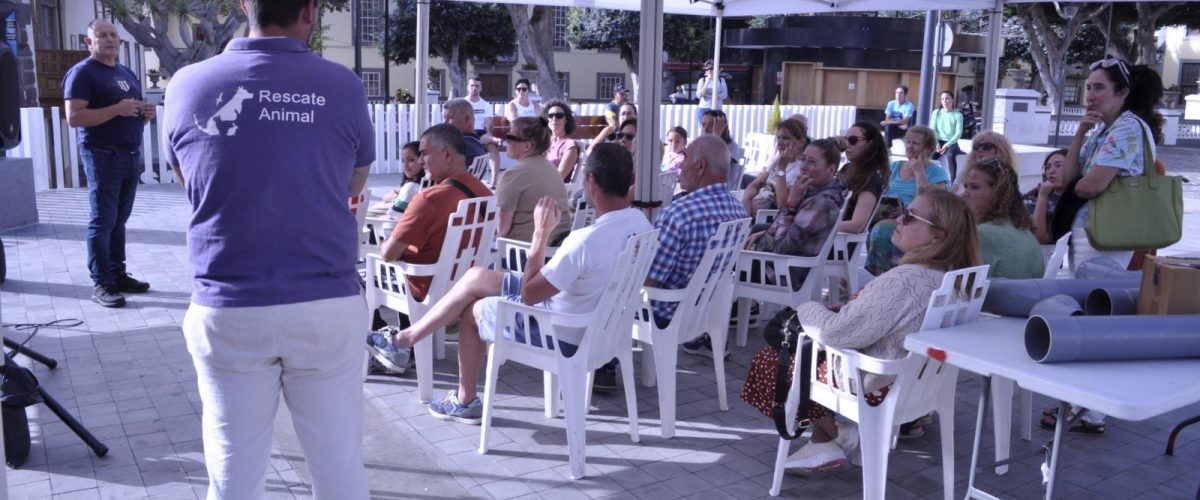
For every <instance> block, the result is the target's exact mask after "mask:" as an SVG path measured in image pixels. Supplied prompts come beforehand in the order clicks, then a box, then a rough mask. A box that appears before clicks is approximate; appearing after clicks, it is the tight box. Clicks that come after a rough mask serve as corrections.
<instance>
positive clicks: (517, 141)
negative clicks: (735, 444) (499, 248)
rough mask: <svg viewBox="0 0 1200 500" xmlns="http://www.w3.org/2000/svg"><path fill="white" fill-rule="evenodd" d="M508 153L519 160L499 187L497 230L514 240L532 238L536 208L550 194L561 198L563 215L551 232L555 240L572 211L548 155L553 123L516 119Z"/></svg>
mask: <svg viewBox="0 0 1200 500" xmlns="http://www.w3.org/2000/svg"><path fill="white" fill-rule="evenodd" d="M507 140H508V157H509V158H512V159H514V160H517V164H516V165H514V166H513V167H510V168H509V169H508V170H505V171H504V174H503V175H501V177H500V184H499V185H498V186H497V188H496V201H497V203H498V204H499V206H500V221H499V223H498V227H497V230H496V234H497V235H499V236H500V237H504V238H511V239H514V240H521V241H530V240H531V239H532V238H533V227H534V223H533V210H534V208H536V207H537V204H538V200H540V199H542V197H545V196H549V197H551V198H554V199H555V200H557V201H558V208H559V210H560V211H561V214H562V217H561V220H559V223H558V225H557V226H555V228H554V231H553V232H551V233H550V241H551V243H552V244H555V243H556V242H558V241H560V240H561V239H562V237H564V236H566V234H567V232H568V231H570V230H571V211H570V209H569V208H568V205H567V188H566V186H564V185H563V182H562V176H560V175H559V174H558V169H556V168H555V167H554V165H552V164H551V163H550V160H547V159H546V150H547V149H549V148H550V124H549V123H547V122H546V119H545V118H542V117H540V116H539V117H532V118H530V117H523V118H517V119H516V120H513V123H512V128H511V129H510V130H509V133H508V137H507Z"/></svg>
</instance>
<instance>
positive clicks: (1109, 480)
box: [0, 176, 1200, 500]
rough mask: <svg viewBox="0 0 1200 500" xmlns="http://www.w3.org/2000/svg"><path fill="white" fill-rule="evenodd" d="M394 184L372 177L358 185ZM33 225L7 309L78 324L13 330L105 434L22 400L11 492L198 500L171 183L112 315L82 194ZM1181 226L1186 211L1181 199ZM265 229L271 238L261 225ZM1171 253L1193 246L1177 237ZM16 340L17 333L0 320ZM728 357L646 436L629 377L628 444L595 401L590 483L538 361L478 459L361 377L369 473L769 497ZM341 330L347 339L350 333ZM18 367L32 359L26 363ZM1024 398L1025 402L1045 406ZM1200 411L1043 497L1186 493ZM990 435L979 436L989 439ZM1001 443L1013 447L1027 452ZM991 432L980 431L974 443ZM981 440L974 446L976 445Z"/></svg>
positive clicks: (604, 398)
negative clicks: (724, 388) (23, 455)
mask: <svg viewBox="0 0 1200 500" xmlns="http://www.w3.org/2000/svg"><path fill="white" fill-rule="evenodd" d="M393 180H394V179H393V178H389V177H388V176H376V177H375V178H373V179H372V183H373V184H374V185H377V186H384V185H387V184H388V183H389V182H392V181H393ZM38 203H39V209H40V211H41V222H42V223H41V224H38V225H36V226H33V227H29V228H24V229H20V230H16V231H10V232H8V233H5V234H3V235H0V236H2V237H3V239H4V245H5V250H6V251H7V253H8V265H9V272H8V281H7V282H6V283H4V284H3V285H2V286H0V306H2V308H3V309H2V314H3V321H4V322H5V323H40V322H48V321H52V320H55V319H63V318H78V319H82V320H84V321H85V323H84V324H83V325H81V326H79V327H75V328H70V329H65V330H54V329H43V330H42V331H41V332H40V333H39V334H38V335H37V337H35V338H34V339H33V340H31V341H30V342H29V345H30V346H32V347H33V348H35V349H37V350H39V351H41V352H43V353H45V354H47V355H49V356H51V357H54V358H57V359H58V360H59V362H60V365H59V367H58V368H57V369H56V370H48V369H46V368H45V367H43V366H41V365H34V366H32V368H33V370H34V373H36V374H37V376H38V377H39V379H40V380H41V383H42V386H43V387H45V388H46V389H47V390H49V391H50V392H51V393H52V394H53V395H54V396H55V397H56V398H57V399H58V400H59V401H60V402H61V403H62V404H63V405H64V406H66V407H67V409H68V410H70V411H71V412H72V413H74V414H75V415H76V416H77V417H79V419H80V420H81V421H82V422H83V423H84V424H85V425H87V426H88V427H89V428H90V429H91V430H92V432H94V433H95V434H96V435H97V436H98V437H99V438H100V439H101V440H102V441H104V442H105V444H107V445H108V447H109V448H110V452H109V454H108V455H107V456H105V457H103V458H100V457H96V456H94V455H92V454H91V453H90V452H89V450H88V449H87V447H86V446H85V445H84V444H83V443H82V442H81V441H80V440H78V439H77V438H76V437H75V436H74V435H73V434H71V433H70V431H69V430H68V429H67V428H66V426H65V425H63V424H62V423H60V422H58V421H57V419H55V418H54V417H53V416H52V415H51V414H50V413H49V411H48V410H46V409H45V407H44V406H37V407H34V408H31V409H30V410H29V418H30V422H31V425H30V427H31V431H32V433H33V436H34V437H33V446H32V451H31V454H30V458H29V460H28V462H27V463H26V464H25V465H24V466H23V467H22V468H21V469H19V470H12V469H10V470H9V471H8V481H9V495H10V498H54V499H75V498H80V499H85V498H104V499H108V498H164V499H181V498H203V496H204V492H205V490H206V475H205V471H204V464H203V454H202V451H201V450H202V448H201V442H200V426H199V424H200V418H199V402H198V397H197V394H196V389H195V375H194V372H193V370H192V366H191V362H190V359H189V357H188V354H187V352H186V348H185V345H184V341H183V337H182V335H181V333H180V330H179V324H180V322H181V320H182V317H183V314H184V312H185V310H186V307H187V303H188V290H189V283H188V278H189V271H188V267H187V264H186V253H185V247H184V245H185V242H184V230H185V227H186V217H187V215H188V210H187V207H186V201H185V199H184V197H183V195H182V193H181V192H179V191H178V190H177V189H176V188H175V187H173V186H143V187H142V189H141V190H140V191H139V193H138V200H137V204H136V206H135V210H134V216H133V218H132V220H131V221H130V225H129V255H130V269H131V270H132V271H133V272H134V273H135V275H136V276H138V277H139V278H142V279H147V280H149V281H151V282H152V284H153V286H154V288H153V291H152V292H151V293H149V294H145V295H137V296H133V297H132V298H131V300H130V305H129V306H128V307H126V308H124V309H117V310H110V309H104V308H101V307H99V306H96V305H95V304H92V303H91V302H90V301H89V300H88V296H89V294H90V286H89V285H90V283H89V280H88V277H87V269H86V257H85V251H84V246H83V240H84V233H85V230H86V219H87V217H86V216H87V196H86V192H84V191H81V190H61V191H53V192H45V193H40V194H39V195H38ZM1189 210H1191V212H1192V213H1191V214H1189V217H1191V219H1189V222H1190V225H1189V226H1190V227H1189V229H1190V231H1189V234H1196V228H1198V227H1200V220H1198V219H1200V215H1197V212H1198V211H1200V210H1198V209H1197V208H1196V204H1195V203H1194V202H1189ZM264 237H269V235H264ZM1183 250H1184V251H1194V250H1192V249H1190V248H1184V249H1183ZM7 336H8V337H9V338H12V339H17V340H20V339H22V338H24V336H25V334H24V333H20V332H13V331H11V330H10V331H8V332H7ZM751 337H752V343H751V345H750V346H748V347H747V348H743V349H735V350H734V352H733V356H732V359H731V360H730V361H729V362H728V363H727V365H726V367H727V371H728V374H729V380H728V385H729V391H730V394H729V398H730V410H729V411H727V412H722V411H720V410H718V409H717V404H716V400H715V394H714V392H715V385H714V378H713V377H714V375H713V372H712V367H711V361H710V360H707V359H703V358H698V357H694V356H681V357H680V366H679V371H680V374H679V379H678V380H679V382H678V383H679V390H678V404H679V409H678V418H679V424H678V433H677V437H676V438H674V439H671V440H663V439H661V438H660V437H659V435H658V432H659V427H658V420H657V417H658V411H657V403H656V400H657V397H656V396H655V392H654V389H651V388H645V387H642V386H639V387H638V393H639V396H640V397H639V399H638V405H639V406H638V408H639V414H640V416H641V424H642V427H641V430H642V439H641V443H631V442H630V440H629V437H628V436H627V435H626V434H625V429H626V423H625V419H624V417H623V415H624V412H625V410H624V398H623V397H621V396H620V394H619V393H617V394H613V395H597V396H596V397H595V398H594V399H593V401H592V402H593V407H594V408H593V411H592V413H591V415H590V416H589V420H588V422H589V425H588V444H589V445H588V448H587V450H588V473H589V475H590V477H589V478H587V479H585V480H581V481H571V480H570V479H568V476H567V472H566V471H567V465H566V448H565V433H564V430H563V427H564V423H563V420H561V419H553V420H552V419H547V418H545V417H544V416H543V414H542V410H541V406H540V403H541V399H540V395H541V380H540V374H538V373H535V372H533V371H531V370H528V369H524V368H522V367H519V366H517V365H512V364H510V365H508V366H505V367H504V369H503V370H502V372H501V376H500V380H501V387H500V388H499V390H498V399H497V402H496V411H497V413H496V418H495V420H494V423H495V429H496V433H495V436H494V441H493V446H492V451H491V453H489V454H488V455H479V454H478V453H476V451H475V450H476V448H477V446H478V438H479V429H478V428H477V427H471V426H464V425H459V424H453V423H446V422H443V421H440V420H436V419H434V418H432V417H430V416H428V415H427V414H426V411H425V409H424V407H423V406H422V405H420V404H418V403H417V402H416V398H415V396H414V393H415V380H414V379H413V378H412V376H411V375H409V376H406V377H398V378H397V377H379V376H372V377H371V378H370V380H369V381H368V383H367V384H366V387H365V392H364V393H365V395H366V396H367V398H368V401H369V402H368V404H367V411H366V414H367V417H366V418H367V420H366V434H367V435H366V437H365V439H364V441H365V444H366V450H367V457H366V462H367V467H368V471H369V474H370V481H371V483H370V486H371V492H372V496H373V497H375V498H383V499H388V498H462V497H475V498H549V499H560V498H598V497H609V496H612V497H616V498H653V499H655V500H661V499H664V498H681V497H690V498H705V499H708V498H758V497H763V496H765V495H766V492H767V487H768V485H769V482H770V474H771V469H770V463H771V460H772V459H773V456H774V449H775V443H776V439H775V438H774V437H773V433H772V430H771V427H770V423H769V422H768V420H767V419H766V418H765V417H763V416H761V415H759V414H758V413H756V412H755V411H754V410H753V409H751V408H750V407H749V406H748V405H746V404H744V403H743V402H741V401H740V400H739V399H738V397H737V392H738V390H739V389H740V388H741V385H742V381H743V377H744V374H745V373H746V366H747V364H748V362H749V359H750V357H751V356H752V354H753V353H754V352H755V351H756V350H757V349H758V348H759V347H761V345H762V341H761V340H760V339H758V338H755V337H757V336H756V335H751ZM350 341H355V342H358V341H360V340H358V339H351V340H350ZM453 347H454V344H450V349H449V352H448V353H447V358H446V360H444V361H438V362H436V364H435V373H436V378H437V380H436V386H435V388H436V390H437V391H438V393H441V392H444V391H445V390H448V389H449V388H451V387H452V384H453V376H454V373H455V366H456V365H455V364H454V359H455V354H454V349H453ZM17 359H18V361H19V362H20V363H21V364H23V365H26V366H30V362H29V360H28V359H27V358H24V357H18V358H17ZM979 388H980V383H979V381H978V379H977V378H975V377H972V376H970V375H969V374H964V375H963V376H962V380H961V383H960V389H959V395H958V405H957V408H956V416H955V436H954V439H955V444H956V453H957V457H956V460H955V465H956V479H957V481H958V484H957V485H956V490H955V491H956V494H957V495H961V494H962V493H963V492H964V491H965V490H964V485H965V482H966V477H967V467H968V463H967V460H968V458H969V456H968V452H969V446H970V438H971V433H972V430H973V428H974V418H975V402H976V397H977V394H978V390H979ZM1047 403H1048V402H1047V401H1045V400H1044V399H1039V401H1038V406H1039V407H1040V406H1042V405H1044V404H1047ZM1196 414H1200V405H1193V406H1191V407H1189V408H1185V409H1182V410H1178V411H1175V412H1171V413H1169V414H1167V415H1163V416H1160V417H1158V418H1154V419H1151V420H1148V421H1145V422H1136V423H1134V422H1112V423H1111V424H1110V426H1109V431H1108V434H1107V435H1106V436H1104V437H1102V438H1079V437H1075V438H1072V439H1071V440H1070V441H1069V442H1068V444H1067V446H1066V448H1064V450H1063V457H1062V460H1063V461H1062V463H1063V464H1064V466H1063V467H1062V470H1061V473H1060V474H1061V475H1060V478H1061V480H1060V483H1059V490H1058V491H1059V492H1060V493H1061V494H1062V495H1063V496H1065V497H1068V498H1153V499H1163V498H1189V499H1190V498H1194V497H1195V495H1196V488H1197V485H1198V483H1200V428H1196V429H1191V430H1189V431H1188V432H1187V433H1185V434H1184V435H1183V436H1182V437H1181V439H1180V441H1179V443H1178V449H1177V455H1176V456H1174V457H1167V456H1165V455H1163V454H1162V450H1163V446H1164V444H1165V440H1166V436H1167V433H1168V432H1169V430H1170V428H1171V427H1173V426H1174V425H1175V423H1177V422H1178V421H1180V420H1182V419H1184V418H1187V417H1190V416H1192V415H1196ZM989 435H990V434H989ZM1034 436H1035V442H1034V443H1026V442H1023V441H1020V440H1017V441H1014V444H1013V447H1014V449H1015V450H1032V449H1036V448H1037V447H1038V446H1040V444H1041V443H1042V442H1044V441H1045V440H1046V439H1048V438H1049V433H1048V432H1046V431H1042V430H1040V429H1038V430H1035V434H1034ZM988 439H989V440H990V437H989V438H988ZM275 442H276V446H275V450H273V453H272V460H271V467H270V468H269V470H268V477H267V496H268V497H269V498H292V497H307V496H310V493H309V490H308V487H307V485H306V481H307V478H308V475H307V471H306V468H305V465H304V459H303V453H302V452H300V448H299V446H298V444H297V441H296V438H295V435H294V434H293V433H292V432H291V429H290V424H289V423H288V416H287V414H286V412H281V415H280V417H279V419H278V421H277V425H276V428H275ZM938 442H939V441H938V438H937V437H935V436H932V435H928V436H926V437H923V438H918V439H914V440H910V441H902V442H901V443H900V446H899V447H898V449H897V450H896V451H895V452H894V453H893V454H892V456H891V468H890V470H889V485H888V494H889V498H931V497H936V496H937V495H938V494H939V491H940V488H941V470H940V464H939V458H938V457H939V451H938V450H939V444H938ZM988 450H990V446H989V447H988V448H987V449H985V452H986V451H988ZM1039 464H1040V459H1038V458H1030V459H1028V460H1024V461H1022V462H1019V463H1017V464H1014V465H1013V466H1012V467H1011V470H1010V472H1009V473H1008V474H1007V475H1006V476H996V475H995V474H993V473H992V472H990V471H987V472H983V473H982V474H981V476H980V479H979V480H980V482H981V483H982V484H984V485H986V486H987V487H990V488H994V489H995V490H996V491H998V492H999V493H1001V494H1002V496H1003V497H1006V498H1033V497H1037V496H1038V495H1039V491H1040V490H1039V487H1040V481H1039V474H1038V472H1037V471H1038V466H1039ZM860 482H861V474H860V472H859V469H857V468H850V469H847V470H844V471H842V472H838V473H835V474H832V475H827V476H823V477H817V478H798V477H793V476H789V477H787V478H785V482H784V486H785V490H784V496H787V497H802V498H857V497H859V496H861V487H860Z"/></svg>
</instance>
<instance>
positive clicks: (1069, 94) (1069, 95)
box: [1062, 85, 1079, 104]
mask: <svg viewBox="0 0 1200 500" xmlns="http://www.w3.org/2000/svg"><path fill="white" fill-rule="evenodd" d="M1062 99H1063V103H1065V104H1079V86H1077V85H1067V86H1065V87H1063V95H1062Z"/></svg>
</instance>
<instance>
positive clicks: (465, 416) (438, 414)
mask: <svg viewBox="0 0 1200 500" xmlns="http://www.w3.org/2000/svg"><path fill="white" fill-rule="evenodd" d="M429 414H430V415H433V416H434V417H435V418H438V419H441V420H453V421H455V422H458V423H462V424H470V425H479V424H480V423H482V422H483V401H480V400H479V398H475V400H474V401H471V402H470V403H469V404H465V405H464V404H462V402H460V401H459V400H458V391H450V392H449V393H448V394H446V397H444V398H442V399H440V400H436V401H431V402H430V403H429Z"/></svg>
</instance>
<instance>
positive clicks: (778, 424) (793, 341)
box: [771, 315, 812, 440]
mask: <svg viewBox="0 0 1200 500" xmlns="http://www.w3.org/2000/svg"><path fill="white" fill-rule="evenodd" d="M792 319H795V315H793V316H792V318H791V319H789V320H788V321H786V322H784V324H783V329H784V336H783V342H782V343H781V344H780V346H779V356H778V357H779V363H778V365H777V366H778V369H777V371H776V375H775V406H774V407H772V408H771V418H772V420H774V421H775V431H776V432H778V433H779V437H781V438H783V439H789V440H790V439H796V438H798V437H800V435H801V434H804V431H805V429H807V428H808V427H809V425H811V422H809V421H808V418H806V417H805V415H807V414H808V404H809V401H808V397H809V390H808V384H809V383H810V382H811V381H810V380H809V376H808V374H809V373H812V371H811V370H812V339H809V338H808V337H806V336H801V335H798V334H796V333H794V332H792V331H791V329H790V328H789V327H788V324H789V323H791V321H792ZM793 345H795V349H797V350H799V351H800V361H799V362H798V363H797V364H796V370H797V372H798V373H800V374H801V376H800V406H799V408H797V410H796V414H797V415H800V416H801V417H802V419H801V421H800V424H799V425H797V426H796V432H795V433H794V434H793V433H791V432H788V421H787V410H786V409H785V408H786V406H787V396H788V390H789V389H790V388H791V385H792V377H791V376H790V374H789V373H788V372H789V368H791V362H792V359H793V358H794V356H795V353H794V351H793V349H792V346H793Z"/></svg>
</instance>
